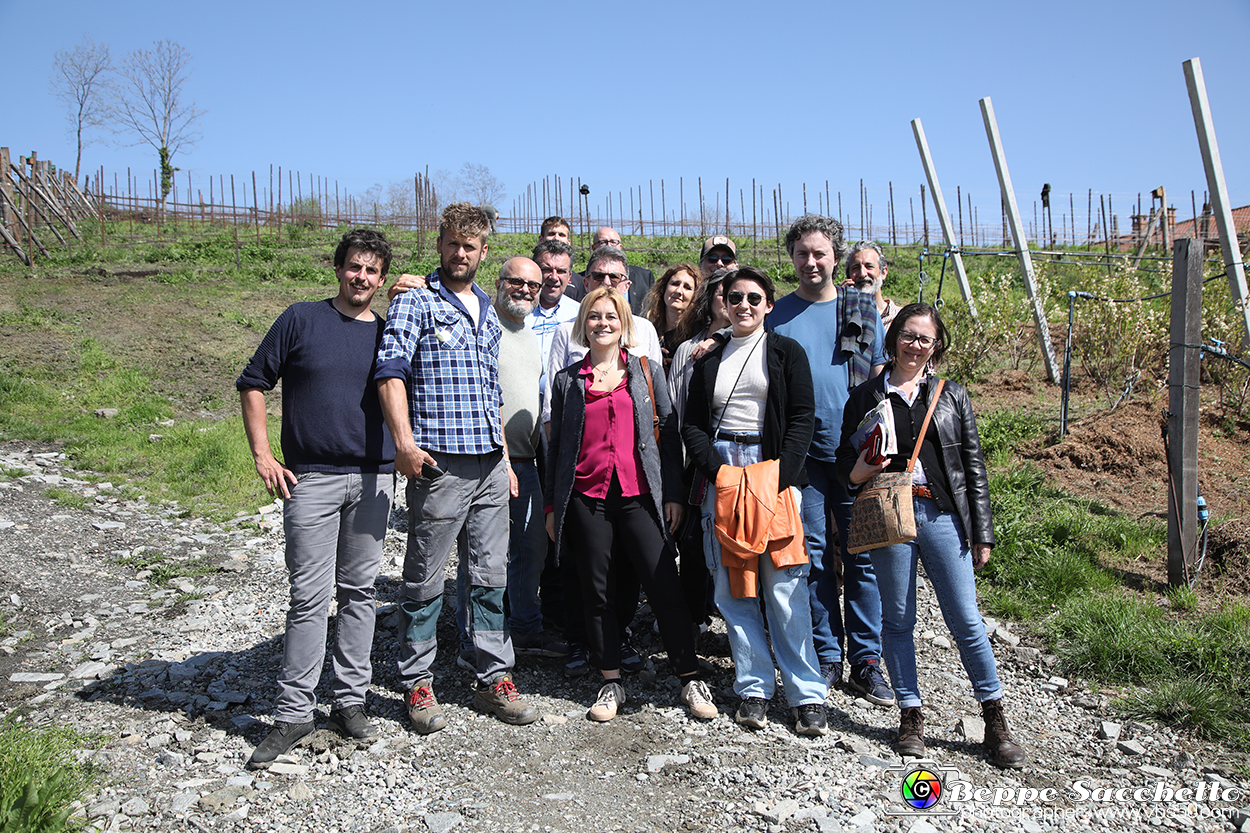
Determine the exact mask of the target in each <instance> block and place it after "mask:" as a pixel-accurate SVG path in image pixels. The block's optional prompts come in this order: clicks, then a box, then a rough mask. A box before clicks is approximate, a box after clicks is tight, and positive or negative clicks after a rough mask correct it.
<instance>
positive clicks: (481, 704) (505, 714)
mask: <svg viewBox="0 0 1250 833" xmlns="http://www.w3.org/2000/svg"><path fill="white" fill-rule="evenodd" d="M473 708H475V709H477V710H478V711H480V712H488V713H490V714H493V715H494V716H495V717H497V718H499V719H500V720H502V721H503V722H504V723H511V724H512V725H513V726H524V725H525V724H527V723H533V722H534V721H535V720H537V719H538V718H539V713H538V709H536V708H535V707H533V706H531V705H529V704H528V703H526V702H525V701H524V700H522V699H521V695H520V694H519V693H518V692H517V690H516V686H515V685H513V683H512V675H511V674H504V675H503V676H502V677H500V678H499V679H498V680H496V681H495V682H493V683H491V684H489V685H485V686H482V687H480V688H478V690H477V691H475V692H474V693H473Z"/></svg>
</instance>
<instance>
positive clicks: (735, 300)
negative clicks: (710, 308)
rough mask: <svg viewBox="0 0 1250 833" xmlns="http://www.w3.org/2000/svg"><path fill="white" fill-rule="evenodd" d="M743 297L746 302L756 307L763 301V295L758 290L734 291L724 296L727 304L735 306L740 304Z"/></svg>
mask: <svg viewBox="0 0 1250 833" xmlns="http://www.w3.org/2000/svg"><path fill="white" fill-rule="evenodd" d="M743 298H745V299H746V301H747V303H748V304H750V305H751V306H753V307H758V306H759V305H760V304H762V303H764V296H763V295H761V294H760V293H758V292H737V291H734V292H730V293H729V294H728V295H727V296H725V300H726V301H728V302H729V306H731V307H736V306H738V304H741V303H742V299H743Z"/></svg>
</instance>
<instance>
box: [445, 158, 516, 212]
mask: <svg viewBox="0 0 1250 833" xmlns="http://www.w3.org/2000/svg"><path fill="white" fill-rule="evenodd" d="M456 179H457V182H456V185H457V188H456V192H457V195H458V196H459V197H460V198H461V199H465V200H468V201H470V202H472V203H474V204H475V205H494V204H495V203H500V202H503V200H504V197H506V196H507V195H508V191H507V189H506V188H505V187H504V184H503V182H501V181H500V180H498V179H496V178H495V176H494V175H493V174H492V173H491V172H490V168H488V167H486V166H485V165H475V164H473V163H472V162H465V163H464V165H463V166H461V168H460V173H459V175H458V176H457V177H456Z"/></svg>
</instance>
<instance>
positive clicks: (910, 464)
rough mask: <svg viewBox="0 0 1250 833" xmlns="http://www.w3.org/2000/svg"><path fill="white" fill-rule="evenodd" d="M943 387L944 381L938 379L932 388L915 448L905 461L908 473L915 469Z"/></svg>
mask: <svg viewBox="0 0 1250 833" xmlns="http://www.w3.org/2000/svg"><path fill="white" fill-rule="evenodd" d="M945 385H946V380H945V379H938V380H937V384H936V385H934V386H933V398H932V399H930V400H929V410H928V411H926V412H925V415H924V422H922V423H920V433H919V434H917V435H916V447H915V448H913V449H912V451H911V459H910V460H908V461H907V470H908V471H912V470H913V469H915V468H916V458H917V457H919V456H920V446H921V444H922V443H924V435H925V433H926V432H928V430H929V420H930V419H932V418H933V409H934V408H936V407H937V402H938V397H939V396H941V395H942V388H943V387H944V386H945Z"/></svg>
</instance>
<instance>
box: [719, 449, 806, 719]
mask: <svg viewBox="0 0 1250 833" xmlns="http://www.w3.org/2000/svg"><path fill="white" fill-rule="evenodd" d="M716 450H717V451H718V452H719V453H720V456H721V459H723V460H724V461H725V463H726V464H728V465H731V466H749V465H751V464H752V463H758V462H760V457H761V454H760V446H759V445H758V444H754V445H742V444H738V443H734V442H730V441H727V440H717V441H716ZM715 506H716V490H715V488H713V487H711V486H709V488H708V493H707V498H706V499H705V500H704V502H703V548H704V549H703V551H704V553H706V556H707V567H708V569H709V570H711V571H712V573H713V575H714V577H715V579H716V606H717V607H718V608H719V609H720V612H721V616H724V617H725V627H726V629H727V630H728V632H729V650H730V652H731V653H732V654H733V660H734V691H735V692H736V693H737V694H738V696H739V697H763V698H764V699H765V700H771V699H772V696H773V691H774V689H775V688H776V685H777V672H776V670H775V669H774V668H773V660H772V657H771V656H769V653H768V642H769V634H771V635H772V649H773V653H774V654H776V656H777V667H778V668H779V669H780V671H781V684H782V687H783V688H784V689H785V692H786V700H787V701H788V702H789V703H790V705H791V706H802V705H806V704H808V703H823V702H825V698H826V697H827V696H828V695H829V687H828V686H827V685H825V681H824V678H822V677H821V676H820V669H819V667H818V664H817V661H816V649H815V647H814V646H813V645H812V613H811V608H810V607H809V606H808V596H807V588H806V584H807V573H808V565H807V564H800V565H798V566H796V567H787V568H786V569H784V570H780V571H778V570H777V569H775V568H774V567H773V561H772V558H771V556H769V555H768V554H767V553H764V554H763V555H761V556H760V571H759V593H760V596H762V597H763V599H764V611H763V612H761V611H760V600H759V599H758V598H745V599H735V598H734V597H733V594H732V593H731V592H730V590H729V571H728V570H727V569H725V567H723V566H722V565H721V560H720V552H721V548H720V541H719V540H717V538H716V533H715V532H714V531H713V526H714V520H713V512H714V510H715ZM765 615H767V616H768V630H767V632H766V631H765V630H764V616H765Z"/></svg>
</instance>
